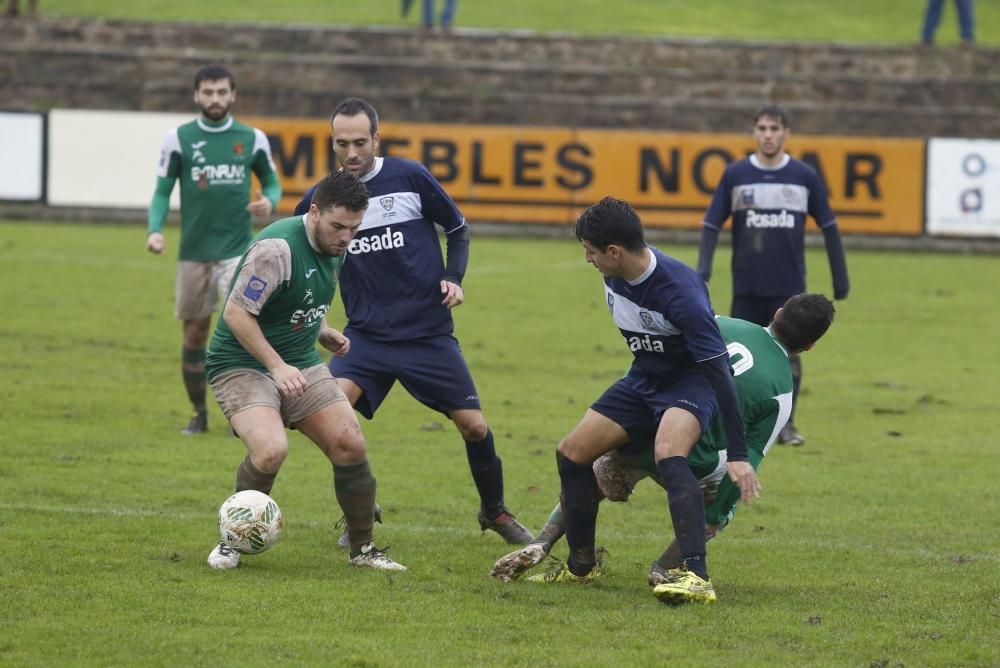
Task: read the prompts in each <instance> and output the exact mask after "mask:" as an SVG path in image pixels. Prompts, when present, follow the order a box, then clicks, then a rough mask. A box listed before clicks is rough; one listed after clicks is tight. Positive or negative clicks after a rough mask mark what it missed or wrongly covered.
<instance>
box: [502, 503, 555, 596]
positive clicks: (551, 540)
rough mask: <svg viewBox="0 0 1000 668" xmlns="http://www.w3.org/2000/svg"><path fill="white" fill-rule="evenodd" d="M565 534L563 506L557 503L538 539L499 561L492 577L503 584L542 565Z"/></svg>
mask: <svg viewBox="0 0 1000 668" xmlns="http://www.w3.org/2000/svg"><path fill="white" fill-rule="evenodd" d="M565 532H566V527H565V524H564V523H563V514H562V504H559V503H557V504H556V506H555V508H553V509H552V512H551V513H549V517H548V519H547V520H545V526H544V527H543V528H542V531H541V533H540V534H539V535H538V537H537V538H535V539H534V540H533V541H532V542H530V543H529V544H528V545H525V546H524V547H522V548H520V549H518V550H514V551H513V552H510V553H508V554H505V555H504V556H502V557H500V558H499V559H497V560H496V563H494V564H493V568H491V569H490V575H491V576H493V577H495V578H496V579H497V580H500V581H501V582H511V581H513V580H516V579H517V578H519V577H521V576H522V575H523V574H524V573H525V572H526V571H527V570H529V569H530V568H532V567H534V566H537V565H538V564H540V563H541V562H542V560H543V559H545V557H547V556H548V554H549V552H551V551H552V546H553V545H554V544H555V543H556V541H558V540H559V539H560V538H562V536H563V534H564V533H565Z"/></svg>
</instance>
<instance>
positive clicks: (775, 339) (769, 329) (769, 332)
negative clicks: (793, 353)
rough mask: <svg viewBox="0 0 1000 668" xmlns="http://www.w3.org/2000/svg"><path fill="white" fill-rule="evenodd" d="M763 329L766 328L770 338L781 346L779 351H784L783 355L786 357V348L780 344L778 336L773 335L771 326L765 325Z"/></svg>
mask: <svg viewBox="0 0 1000 668" xmlns="http://www.w3.org/2000/svg"><path fill="white" fill-rule="evenodd" d="M764 329H766V330H767V333H768V334H770V335H771V338H772V339H774V342H775V343H777V344H778V347H779V348H781V352H783V353H785V357H788V348H786V347H785V346H783V345H781V341H779V340H778V337H777V336H775V335H774V332H772V331H771V327H770V326H768V327H765V328H764Z"/></svg>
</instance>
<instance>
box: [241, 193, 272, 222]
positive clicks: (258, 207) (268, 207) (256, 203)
mask: <svg viewBox="0 0 1000 668" xmlns="http://www.w3.org/2000/svg"><path fill="white" fill-rule="evenodd" d="M254 195H255V196H256V197H257V199H255V200H253V201H252V202H250V203H249V204H247V211H249V212H250V214H251V215H253V216H255V217H257V218H267V217H268V216H270V215H271V211H272V210H274V206H273V205H272V204H271V200H269V199H268V198H266V197H264V194H263V193H261V191H259V190H258V191H256V192H255V193H254Z"/></svg>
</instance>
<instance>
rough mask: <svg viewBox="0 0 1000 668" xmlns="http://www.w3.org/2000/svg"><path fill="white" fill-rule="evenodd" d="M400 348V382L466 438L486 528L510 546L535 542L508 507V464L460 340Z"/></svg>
mask: <svg viewBox="0 0 1000 668" xmlns="http://www.w3.org/2000/svg"><path fill="white" fill-rule="evenodd" d="M397 348H398V350H396V351H395V352H394V353H393V354H394V356H395V370H396V373H397V374H398V378H399V382H400V383H401V384H402V385H403V387H405V388H406V391H407V392H409V393H410V395H411V396H413V398H414V399H416V400H417V401H419V402H420V403H422V404H424V405H425V406H427V407H428V408H430V409H432V410H436V411H440V412H442V413H444V414H445V415H447V416H448V417H449V418H450V419H451V420H452V422H453V423H454V425H455V428H456V429H457V430H458V433H459V434H460V435H461V437H462V442H463V444H464V446H465V455H466V459H467V460H468V463H469V471H470V473H471V474H472V480H473V482H474V483H475V485H476V491H478V492H479V512H478V514H477V519H478V521H479V527H480V529H482V530H483V531H487V530H491V531H495V532H496V533H498V534H499V535H500V536H502V537H503V539H504V540H506V541H507V542H508V543H510V544H514V545H524V544H526V543H529V542H531V540H532V535H531V532H530V531H528V530H527V529H526V528H525V527H524V526H523V525H522V524H521V523H520V522H518V521H517V520H516V519H515V517H514V515H513V514H512V513H511V512H510V510H509V509H508V508H507V506H506V503H505V500H504V475H503V462H502V460H501V459H500V457H499V456H498V455H497V451H496V445H495V443H494V438H493V432H492V431H491V430H490V428H489V425H488V424H487V422H486V418H485V416H484V415H483V411H482V408H481V406H480V403H479V391H478V390H477V389H476V384H475V382H474V381H473V379H472V374H471V373H470V372H469V367H468V364H466V362H465V357H464V356H463V355H462V349H461V347H460V346H459V344H458V341H457V340H456V339H455V337H453V336H436V337H432V338H429V339H424V340H421V341H417V342H414V343H411V344H408V345H405V346H397Z"/></svg>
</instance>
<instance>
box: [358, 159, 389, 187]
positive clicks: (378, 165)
mask: <svg viewBox="0 0 1000 668" xmlns="http://www.w3.org/2000/svg"><path fill="white" fill-rule="evenodd" d="M383 160H384V158H375V162H374V164H372V169H371V171H370V172H368V173H367V174H365V175H364V176H362V177H361V178H360V179H358V180H359V181H361V182H362V183H367V182H368V181H370V180H371V179H374V178H375V177H376V176H378V173H379V172H381V171H382V162H383Z"/></svg>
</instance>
